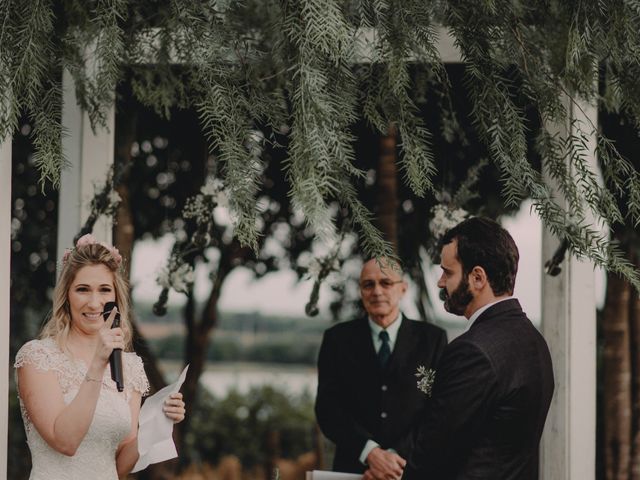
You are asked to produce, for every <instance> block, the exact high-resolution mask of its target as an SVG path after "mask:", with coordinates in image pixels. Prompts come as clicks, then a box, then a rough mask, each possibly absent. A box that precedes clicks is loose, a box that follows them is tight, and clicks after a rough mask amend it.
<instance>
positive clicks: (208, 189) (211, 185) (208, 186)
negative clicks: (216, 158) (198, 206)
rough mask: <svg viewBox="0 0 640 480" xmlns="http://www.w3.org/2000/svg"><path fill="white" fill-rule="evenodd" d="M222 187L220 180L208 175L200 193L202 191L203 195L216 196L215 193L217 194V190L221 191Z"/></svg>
mask: <svg viewBox="0 0 640 480" xmlns="http://www.w3.org/2000/svg"><path fill="white" fill-rule="evenodd" d="M223 188H224V184H223V183H222V180H220V179H219V178H215V177H208V178H207V181H206V182H205V184H204V185H203V186H202V188H201V189H200V193H202V194H203V195H208V196H210V197H214V196H216V194H218V192H220V191H222V189H223Z"/></svg>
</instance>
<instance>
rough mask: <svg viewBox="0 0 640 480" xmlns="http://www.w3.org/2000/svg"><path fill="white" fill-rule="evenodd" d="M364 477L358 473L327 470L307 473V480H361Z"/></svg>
mask: <svg viewBox="0 0 640 480" xmlns="http://www.w3.org/2000/svg"><path fill="white" fill-rule="evenodd" d="M361 478H362V475H359V474H357V473H344V472H329V471H327V470H313V471H311V472H306V473H305V480H360V479H361Z"/></svg>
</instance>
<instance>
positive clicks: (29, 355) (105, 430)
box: [14, 339, 149, 480]
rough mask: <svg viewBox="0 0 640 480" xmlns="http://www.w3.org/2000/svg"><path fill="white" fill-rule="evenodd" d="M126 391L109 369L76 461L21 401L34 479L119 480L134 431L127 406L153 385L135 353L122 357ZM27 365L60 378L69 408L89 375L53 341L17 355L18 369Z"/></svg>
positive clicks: (34, 342)
mask: <svg viewBox="0 0 640 480" xmlns="http://www.w3.org/2000/svg"><path fill="white" fill-rule="evenodd" d="M122 363H123V376H124V381H125V389H124V392H118V391H117V389H116V386H115V383H114V382H113V381H112V380H111V376H110V375H111V374H110V372H109V369H108V368H107V369H105V373H104V377H103V381H102V383H103V385H102V390H101V391H100V397H99V399H98V404H97V406H96V411H95V414H94V416H93V421H92V422H91V426H90V427H89V430H88V431H87V434H86V435H85V437H84V440H83V441H82V443H81V444H80V446H79V447H78V450H77V451H76V454H75V455H74V456H72V457H69V456H66V455H63V454H62V453H59V452H57V451H55V450H54V449H53V448H51V447H50V446H49V445H48V444H47V443H46V442H45V441H44V440H43V438H42V437H41V436H40V434H39V433H38V431H37V430H36V428H35V427H34V426H33V424H32V423H31V421H30V419H29V416H28V414H27V412H26V410H25V408H24V405H23V403H22V399H20V408H21V410H22V420H23V421H24V428H25V431H26V433H27V443H28V444H29V449H30V450H31V461H32V469H31V476H30V477H29V478H30V480H62V479H65V480H84V479H87V480H88V479H91V480H117V478H118V475H117V472H116V462H115V458H116V449H117V447H118V444H119V443H120V442H121V441H122V440H123V439H124V437H126V436H127V434H128V433H129V431H130V429H131V412H130V410H129V405H128V401H129V398H130V395H131V394H132V392H133V391H134V390H135V391H138V392H140V393H142V394H143V395H145V394H146V393H147V392H148V390H149V382H148V381H147V377H146V375H145V373H144V368H143V366H142V360H141V359H140V357H138V356H137V355H136V354H135V353H130V352H125V353H123V356H122ZM25 364H31V365H34V366H35V367H36V368H38V369H39V370H44V371H47V370H54V371H55V372H56V375H57V377H58V382H59V384H60V388H61V389H62V394H63V396H64V401H65V403H67V404H68V403H69V402H71V400H73V398H74V397H75V396H76V394H77V393H78V389H79V388H80V385H81V384H82V382H83V381H84V376H85V374H86V373H87V366H86V365H85V363H84V362H83V361H81V360H73V359H72V358H71V357H70V356H69V355H67V354H65V353H63V352H62V351H61V350H60V348H59V347H58V345H57V343H56V342H55V341H54V340H53V339H44V340H32V341H30V342H28V343H26V344H25V345H24V346H23V347H22V348H21V349H20V351H18V354H17V355H16V361H15V365H14V367H15V368H20V367H22V366H23V365H25Z"/></svg>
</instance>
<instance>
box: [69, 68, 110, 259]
mask: <svg viewBox="0 0 640 480" xmlns="http://www.w3.org/2000/svg"><path fill="white" fill-rule="evenodd" d="M62 85H63V89H64V94H63V108H62V125H63V127H64V128H65V129H66V131H67V135H66V136H65V137H63V138H62V149H63V152H64V154H65V156H66V158H67V160H68V161H69V163H70V168H66V169H64V170H63V171H62V176H61V181H60V197H59V206H58V253H57V258H62V253H63V252H64V250H65V248H68V247H71V246H73V245H72V243H73V237H74V236H75V235H76V234H77V233H78V232H79V231H80V228H81V227H82V225H83V224H84V222H85V220H86V219H87V217H88V216H89V212H90V209H89V204H90V202H91V199H92V198H93V195H94V193H95V185H96V184H99V185H104V182H105V180H106V178H107V172H108V170H109V168H110V167H111V165H112V164H113V158H114V148H115V139H114V138H115V137H114V135H115V107H112V108H111V109H110V111H109V114H108V117H107V128H104V127H99V128H98V130H97V131H96V132H95V133H94V132H93V130H92V129H91V124H90V122H89V117H88V115H87V114H86V113H83V112H82V111H81V110H80V107H79V106H78V103H77V100H76V93H75V85H74V82H73V79H72V77H71V75H70V74H69V72H67V71H66V70H65V71H64V74H63V77H62ZM112 227H113V225H112V222H111V219H110V218H106V217H101V218H99V219H98V222H96V225H95V227H94V229H93V234H94V235H95V236H96V237H97V238H98V239H100V240H104V241H109V242H110V241H111V237H112V232H111V230H112Z"/></svg>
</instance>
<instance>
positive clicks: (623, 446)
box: [603, 273, 632, 480]
mask: <svg viewBox="0 0 640 480" xmlns="http://www.w3.org/2000/svg"><path fill="white" fill-rule="evenodd" d="M631 288H632V287H631V286H630V285H629V283H628V282H626V281H625V280H624V279H621V278H620V277H619V276H617V275H616V274H612V273H609V274H608V275H607V296H606V303H605V307H604V315H603V333H604V355H603V362H604V387H605V390H604V391H605V393H604V409H603V413H604V468H605V479H606V480H628V479H629V466H630V460H631V413H632V411H631V374H632V371H631V355H630V345H631V344H630V341H631V338H630V333H631V332H630V322H629V320H630V319H629V312H630V308H629V306H630V299H631Z"/></svg>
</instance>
